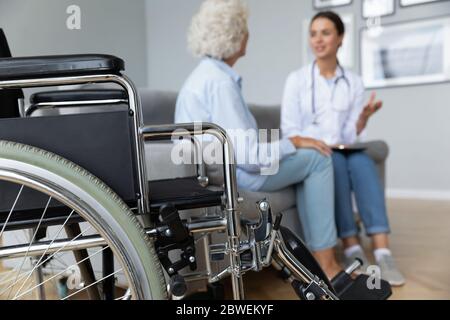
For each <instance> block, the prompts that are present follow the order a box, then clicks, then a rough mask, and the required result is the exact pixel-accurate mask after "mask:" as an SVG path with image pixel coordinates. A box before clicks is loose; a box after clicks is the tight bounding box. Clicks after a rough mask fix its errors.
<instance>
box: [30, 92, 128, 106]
mask: <svg viewBox="0 0 450 320" xmlns="http://www.w3.org/2000/svg"><path fill="white" fill-rule="evenodd" d="M111 99H114V100H127V99H128V95H127V93H126V92H125V91H124V90H120V89H83V90H60V91H43V92H36V93H34V94H32V95H31V97H30V102H31V103H32V104H36V103H43V102H45V103H47V102H67V101H97V100H111Z"/></svg>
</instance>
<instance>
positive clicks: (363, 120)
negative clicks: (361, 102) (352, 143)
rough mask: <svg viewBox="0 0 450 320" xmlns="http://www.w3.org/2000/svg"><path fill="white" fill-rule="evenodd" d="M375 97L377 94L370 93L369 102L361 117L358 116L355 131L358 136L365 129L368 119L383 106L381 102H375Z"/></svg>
mask: <svg viewBox="0 0 450 320" xmlns="http://www.w3.org/2000/svg"><path fill="white" fill-rule="evenodd" d="M376 96H377V94H376V93H375V92H372V94H371V95H370V99H369V102H368V103H367V104H366V105H365V107H364V109H363V110H362V112H361V115H360V116H359V119H358V122H357V123H356V131H357V134H358V135H359V134H360V133H361V132H362V131H363V130H364V129H365V128H366V126H367V122H368V121H369V118H370V117H371V116H373V115H374V114H375V113H376V112H377V111H378V110H380V109H381V107H382V106H383V102H382V101H381V100H376Z"/></svg>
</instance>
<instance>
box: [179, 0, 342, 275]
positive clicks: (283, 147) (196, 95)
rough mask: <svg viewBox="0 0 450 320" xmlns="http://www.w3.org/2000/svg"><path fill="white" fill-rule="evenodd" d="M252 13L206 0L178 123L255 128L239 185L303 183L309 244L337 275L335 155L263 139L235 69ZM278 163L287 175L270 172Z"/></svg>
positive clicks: (235, 1)
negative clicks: (268, 154) (195, 58)
mask: <svg viewBox="0 0 450 320" xmlns="http://www.w3.org/2000/svg"><path fill="white" fill-rule="evenodd" d="M247 15H248V14H247V8H246V7H245V6H244V5H243V4H242V3H241V1H240V0H206V1H205V2H204V3H203V4H202V5H201V7H200V10H199V12H198V13H197V14H196V15H195V16H194V17H193V19H192V23H191V26H190V30H189V36H188V42H189V47H190V49H191V51H192V52H193V54H194V55H196V56H199V57H201V61H200V63H199V65H198V66H197V68H196V69H195V70H194V71H193V72H192V73H191V75H190V76H189V78H188V79H187V80H186V82H185V84H184V86H183V88H182V90H181V91H180V94H179V96H178V100H177V105H176V112H175V122H176V123H186V122H212V123H215V124H217V125H219V126H221V127H222V128H224V129H225V130H227V132H228V133H229V134H230V135H232V136H233V135H235V133H236V132H246V133H248V132H249V131H253V132H254V133H255V134H250V135H248V136H247V137H246V139H237V141H238V143H239V141H243V140H244V141H245V143H244V144H241V145H234V147H235V152H236V158H237V159H238V160H237V164H236V166H237V172H236V175H237V183H238V187H239V188H241V189H246V190H251V191H259V192H273V191H277V190H281V189H283V188H286V187H288V186H291V185H293V186H295V187H296V190H297V207H298V214H299V215H300V219H301V221H302V224H303V228H304V234H305V238H306V239H305V240H306V243H307V245H308V246H309V248H310V249H311V251H312V252H313V255H314V256H315V258H316V260H317V261H318V262H319V264H320V265H321V267H322V268H323V270H324V272H325V273H326V274H327V276H328V277H329V278H332V277H333V276H334V275H336V274H337V273H338V272H339V271H340V267H339V265H338V263H337V262H336V260H335V251H334V246H335V245H336V241H337V236H336V227H335V221H334V192H333V167H332V162H331V158H330V154H331V150H330V149H329V147H328V146H326V145H325V144H324V143H318V142H316V141H314V140H312V139H308V138H300V137H298V136H295V137H290V138H289V139H282V140H279V141H277V142H273V143H271V144H266V143H262V142H261V141H259V139H258V128H257V124H256V121H255V118H254V117H253V115H252V114H251V113H250V110H249V108H248V107H247V105H246V103H245V101H244V99H243V97H242V93H241V77H240V76H239V75H238V74H237V73H236V71H235V70H234V69H233V66H234V65H235V64H236V62H237V61H238V60H239V59H240V58H241V57H243V56H244V55H245V52H246V47H247V41H248V37H249V33H248V27H247ZM237 130H240V131H237ZM269 147H270V148H271V150H275V151H278V152H275V153H276V154H278V155H279V156H278V157H272V158H271V159H270V162H271V163H270V164H268V163H267V161H264V159H265V158H267V157H264V155H263V152H264V151H266V150H267V148H269ZM275 162H276V164H277V165H276V167H278V169H279V170H278V171H277V172H276V173H273V174H272V175H265V174H263V172H264V169H265V168H267V166H268V165H269V166H271V167H273V164H274V163H275Z"/></svg>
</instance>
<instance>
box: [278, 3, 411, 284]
mask: <svg viewBox="0 0 450 320" xmlns="http://www.w3.org/2000/svg"><path fill="white" fill-rule="evenodd" d="M344 33H345V27H344V24H343V22H342V20H341V18H340V17H339V16H338V15H337V14H335V13H334V12H330V11H326V12H320V13H318V14H317V15H316V16H314V18H313V19H312V21H311V24H310V46H311V48H312V50H313V53H314V55H315V58H316V59H315V61H314V63H312V64H310V65H308V66H306V67H303V68H301V69H300V70H297V71H295V72H293V73H291V74H290V75H289V77H288V79H287V82H286V85H285V90H284V96H283V102H282V112H281V129H282V132H283V136H284V138H290V137H294V136H301V137H308V138H312V139H315V141H316V143H317V144H318V145H320V144H323V142H325V143H326V144H327V145H328V146H330V149H329V150H328V152H331V151H330V150H331V147H332V146H336V145H341V144H342V145H350V144H353V143H355V142H356V140H357V139H358V137H359V136H360V135H361V133H363V131H364V129H365V127H366V124H367V121H368V120H369V118H370V117H371V116H372V115H373V114H374V113H375V112H376V111H378V110H379V109H380V108H381V106H382V103H381V101H375V94H374V93H373V94H372V95H371V97H370V100H369V102H368V103H367V104H366V105H364V86H363V83H362V80H361V78H360V77H359V76H357V75H356V74H354V73H352V72H350V71H349V70H347V69H345V68H343V67H342V66H341V65H339V62H338V59H337V53H338V50H339V48H340V47H341V45H342V41H343V38H344ZM332 159H333V169H334V178H335V179H334V180H335V208H336V209H335V210H336V225H337V231H338V235H339V237H340V238H341V239H342V241H343V246H344V255H345V258H346V260H347V261H346V262H347V264H348V263H349V262H352V261H353V260H354V259H355V258H360V259H361V260H362V261H363V266H364V267H367V266H368V260H367V258H366V256H365V254H364V251H363V250H362V248H361V245H360V243H359V238H358V228H357V225H356V222H355V220H354V215H353V210H352V198H351V194H352V192H353V193H354V194H355V199H356V204H357V206H358V210H359V213H360V215H361V218H362V221H363V224H364V227H365V230H366V233H367V234H368V235H369V236H370V237H371V239H372V244H373V249H374V256H375V260H376V262H377V264H378V265H379V267H380V271H381V277H382V278H383V279H385V280H387V281H388V282H389V283H390V284H391V285H403V284H404V282H405V279H404V277H403V276H402V274H401V273H400V272H399V271H398V269H397V268H396V266H395V263H394V260H393V257H392V254H391V251H390V250H389V249H388V233H389V223H388V218H387V214H386V205H385V199H384V193H383V189H382V187H381V182H380V180H379V177H378V175H377V172H376V168H375V164H374V162H373V161H372V160H371V159H370V158H369V156H368V155H367V154H366V153H364V152H363V151H356V152H340V151H334V152H333V153H332Z"/></svg>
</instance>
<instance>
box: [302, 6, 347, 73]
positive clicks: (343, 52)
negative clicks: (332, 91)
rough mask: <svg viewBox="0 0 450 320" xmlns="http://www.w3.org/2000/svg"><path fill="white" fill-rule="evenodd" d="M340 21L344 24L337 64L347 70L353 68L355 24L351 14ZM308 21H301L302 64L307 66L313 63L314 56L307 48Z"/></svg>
mask: <svg viewBox="0 0 450 320" xmlns="http://www.w3.org/2000/svg"><path fill="white" fill-rule="evenodd" d="M341 18H342V21H343V22H344V24H345V36H344V41H343V43H342V47H341V48H340V49H339V52H338V58H339V63H340V64H341V65H342V66H343V67H345V68H349V69H353V68H354V67H355V63H354V57H355V54H354V52H355V22H354V17H353V15H352V14H343V15H341ZM310 23H311V21H310V20H304V21H303V49H302V51H303V52H302V53H303V54H302V56H303V64H304V65H307V64H309V63H311V62H313V61H314V55H313V53H312V51H311V48H310V46H309V24H310Z"/></svg>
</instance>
